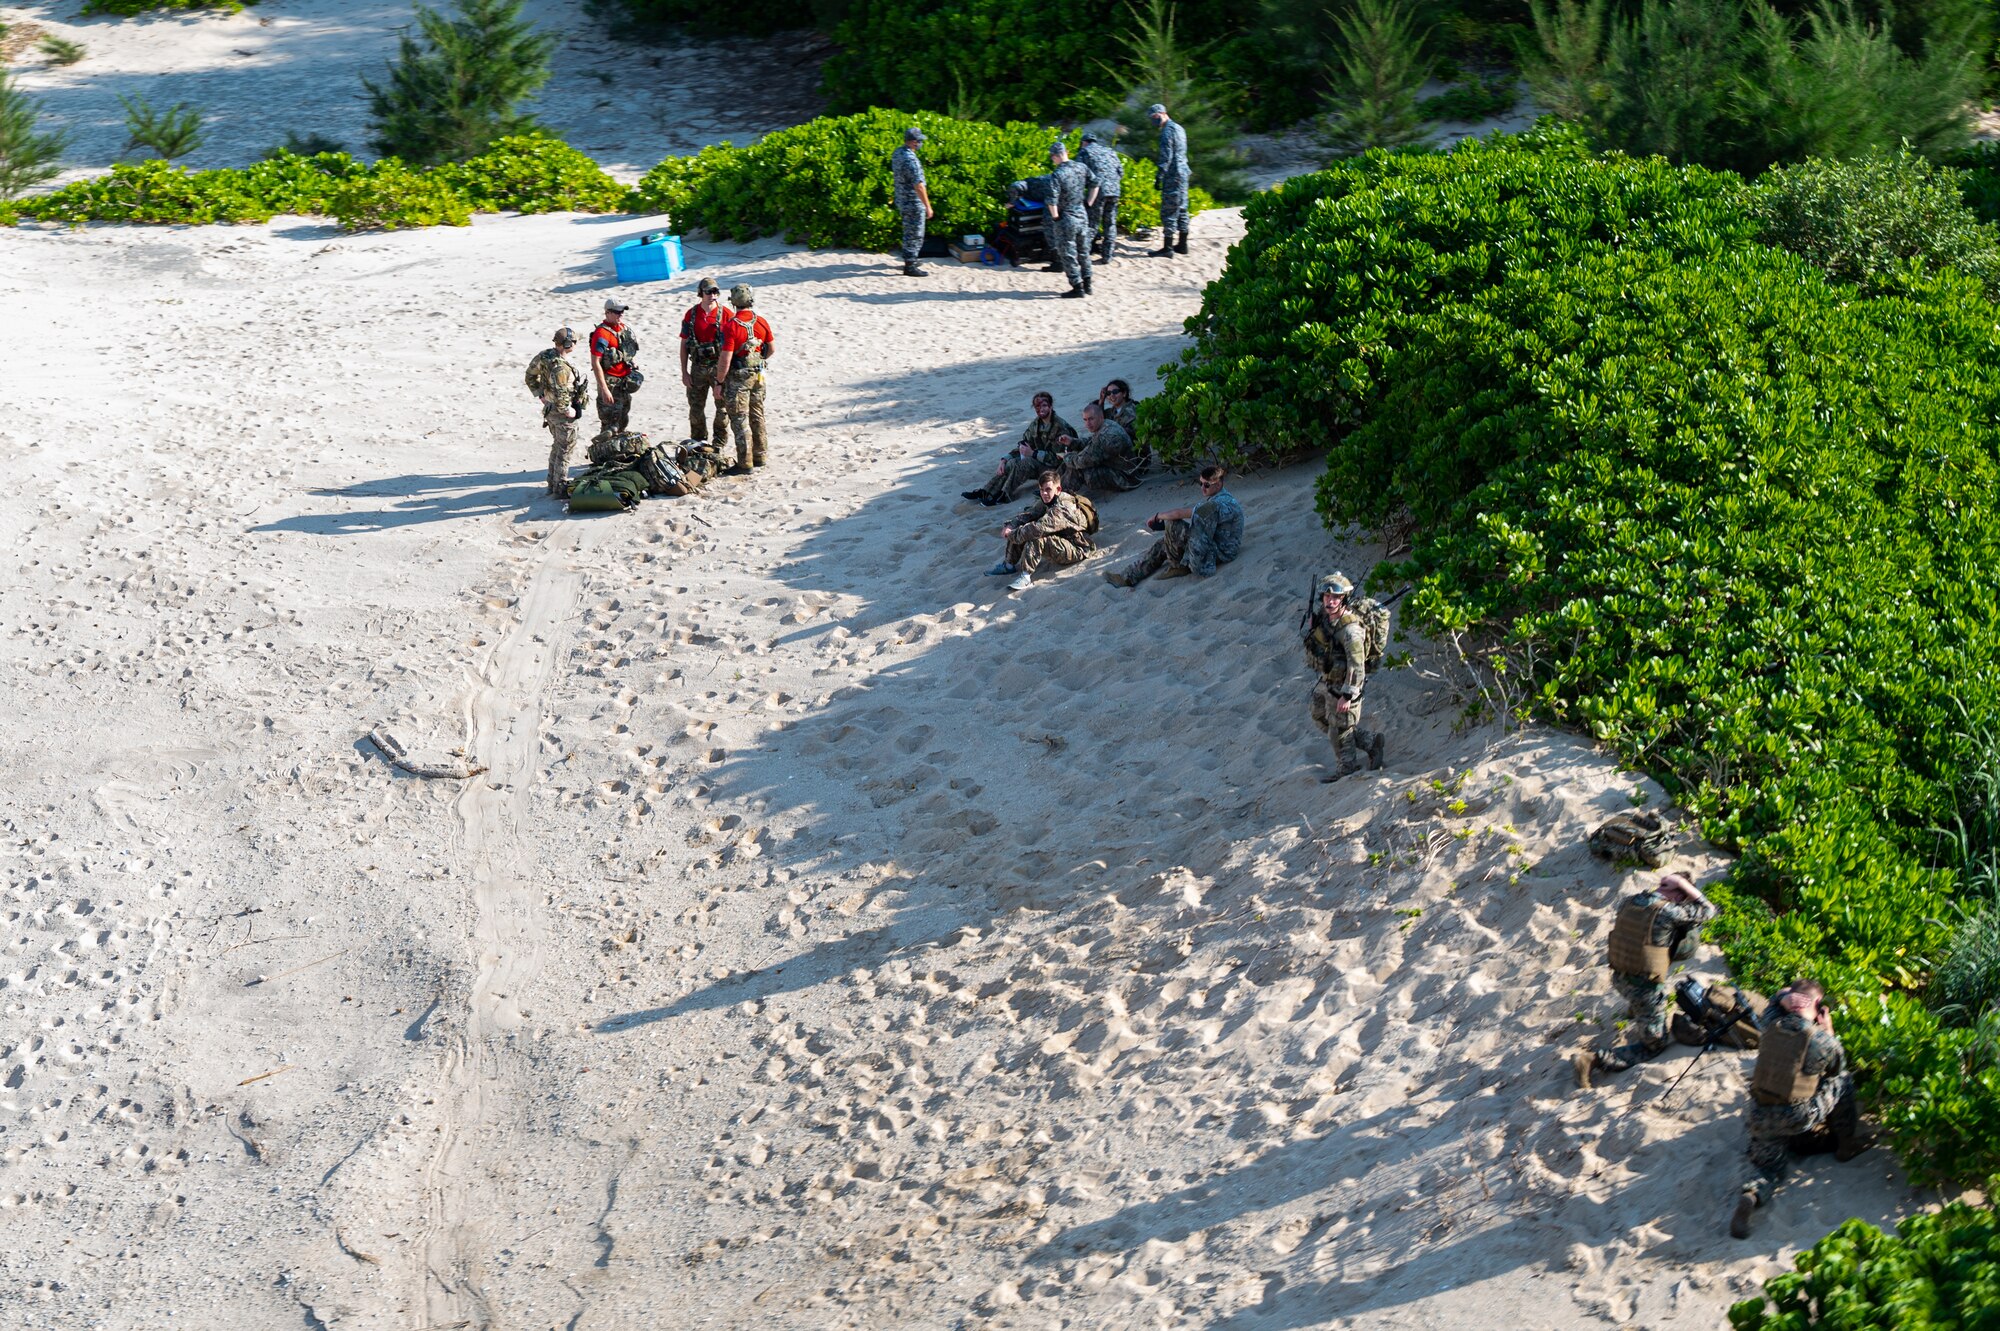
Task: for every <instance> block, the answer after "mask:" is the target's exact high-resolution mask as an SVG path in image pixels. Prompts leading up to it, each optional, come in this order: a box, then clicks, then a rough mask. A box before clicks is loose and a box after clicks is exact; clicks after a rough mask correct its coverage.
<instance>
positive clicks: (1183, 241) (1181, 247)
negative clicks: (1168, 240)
mask: <svg viewBox="0 0 2000 1331" xmlns="http://www.w3.org/2000/svg"><path fill="white" fill-rule="evenodd" d="M1174 253H1175V254H1186V253H1187V232H1185V231H1183V232H1181V235H1180V239H1179V240H1176V241H1175V242H1174Z"/></svg>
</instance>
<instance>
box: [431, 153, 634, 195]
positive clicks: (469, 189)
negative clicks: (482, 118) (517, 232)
mask: <svg viewBox="0 0 2000 1331" xmlns="http://www.w3.org/2000/svg"><path fill="white" fill-rule="evenodd" d="M436 175H437V179H438V180H439V181H440V182H441V183H443V184H444V185H446V186H448V187H449V188H451V189H453V190H455V191H456V192H457V193H459V194H461V195H463V196H464V198H465V201H466V202H467V203H468V204H469V205H471V207H472V210H473V211H474V212H480V213H493V212H517V213H554V212H576V213H609V212H616V211H617V210H618V209H620V208H622V207H624V206H625V196H626V195H627V193H628V192H629V191H628V190H627V189H626V188H625V186H623V185H621V184H619V183H618V182H617V181H615V180H613V179H612V178H611V177H610V176H607V175H605V174H604V170H603V168H601V167H599V166H598V165H597V163H596V162H593V161H592V160H591V159H590V158H588V157H586V156H584V155H583V154H582V153H580V152H578V151H577V150H576V149H575V148H572V147H570V146H569V145H568V144H567V143H564V142H563V141H562V140H561V139H558V138H553V137H551V136H549V135H546V134H530V135H520V136H516V137H510V138H504V139H501V140H499V141H498V142H496V143H495V144H494V145H493V146H492V147H491V148H488V149H487V150H486V151H485V152H483V153H481V154H479V156H477V157H475V158H473V159H472V160H471V161H468V162H462V163H456V164H446V165H444V166H441V167H439V168H438V169H437V172H436Z"/></svg>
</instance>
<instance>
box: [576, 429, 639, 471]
mask: <svg viewBox="0 0 2000 1331" xmlns="http://www.w3.org/2000/svg"><path fill="white" fill-rule="evenodd" d="M652 446H653V445H652V443H651V442H650V441H648V440H647V438H646V436H645V435H643V434H640V433H638V432H637V431H635V430H620V431H617V432H616V433H614V434H601V435H599V436H597V437H596V438H595V439H592V440H591V441H590V446H589V447H588V448H586V449H585V450H584V453H585V455H586V456H587V457H589V459H590V462H591V465H592V466H603V465H604V464H605V463H607V462H629V461H630V460H632V459H634V458H638V457H641V456H643V455H644V454H645V452H646V450H647V449H649V448H651V447H652Z"/></svg>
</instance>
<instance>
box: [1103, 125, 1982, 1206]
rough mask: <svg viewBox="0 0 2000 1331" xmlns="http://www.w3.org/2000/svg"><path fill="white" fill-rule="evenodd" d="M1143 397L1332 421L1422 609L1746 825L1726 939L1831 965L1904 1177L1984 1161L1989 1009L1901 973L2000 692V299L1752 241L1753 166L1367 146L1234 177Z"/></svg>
mask: <svg viewBox="0 0 2000 1331" xmlns="http://www.w3.org/2000/svg"><path fill="white" fill-rule="evenodd" d="M1246 233H1247V234H1246V237H1245V240H1244V241H1243V242H1241V243H1240V244H1239V245H1238V246H1237V247H1236V248H1235V249H1234V250H1233V251H1232V254H1231V259H1230V263H1229V265H1228V268H1227V269H1226V270H1225V272H1224V274H1223V276H1222V278H1221V279H1219V280H1218V281H1217V282H1214V283H1212V284H1210V287H1209V289H1208V291H1207V292H1206V293H1205V296H1204V301H1203V308H1202V310H1201V313H1200V315H1199V316H1198V317H1197V318H1196V319H1193V320H1190V321H1189V328H1190V331H1191V332H1194V333H1195V335H1196V337H1195V343H1194V346H1193V347H1192V348H1191V349H1190V351H1189V352H1188V353H1187V355H1186V356H1185V357H1184V358H1183V361H1182V363H1181V364H1180V365H1179V366H1177V367H1173V368H1171V369H1170V371H1169V373H1168V375H1167V378H1166V384H1165V386H1164V388H1163V391H1162V392H1161V394H1160V395H1159V396H1157V397H1156V398H1154V399H1152V400H1151V401H1149V402H1148V403H1146V404H1144V405H1143V406H1142V409H1141V410H1142V414H1143V416H1144V419H1143V420H1142V423H1141V426H1142V429H1144V430H1145V432H1146V433H1147V435H1148V437H1149V438H1152V439H1154V440H1156V441H1160V444H1159V446H1160V447H1162V448H1163V450H1164V451H1166V452H1167V453H1168V454H1169V455H1170V456H1176V457H1181V458H1189V457H1193V456H1195V455H1197V454H1198V453H1200V452H1203V451H1207V450H1208V449H1215V450H1216V451H1220V452H1222V453H1224V454H1225V456H1227V455H1229V454H1232V453H1233V454H1235V455H1236V456H1237V457H1238V458H1241V457H1243V456H1245V455H1252V456H1257V455H1261V456H1269V455H1272V454H1279V455H1287V454H1293V453H1297V452H1301V451H1304V450H1305V449H1307V448H1311V447H1325V448H1327V449H1328V453H1327V467H1326V473H1325V476H1324V477H1323V478H1322V481H1321V486H1320V496H1319V497H1320V505H1321V510H1322V513H1323V514H1324V515H1325V517H1326V518H1327V520H1328V522H1329V523H1330V524H1342V523H1361V524H1367V525H1373V524H1377V523H1380V522H1382V521H1383V520H1385V519H1386V518H1388V517H1389V516H1390V515H1392V514H1395V515H1399V516H1407V517H1408V518H1411V519H1414V525H1415V529H1416V533H1417V539H1416V543H1415V546H1414V549H1413V551H1412V554H1411V557H1410V559H1409V560H1408V561H1407V562H1405V563H1404V564H1402V565H1399V566H1396V567H1394V568H1391V569H1384V570H1382V571H1381V574H1382V576H1385V577H1387V576H1393V577H1396V578H1399V579H1400V578H1412V579H1414V580H1416V582H1417V591H1416V592H1415V593H1413V595H1412V596H1411V599H1410V601H1409V603H1408V604H1409V607H1410V614H1411V616H1412V619H1413V622H1415V623H1418V624H1421V625H1423V626H1425V627H1426V628H1428V629H1430V630H1432V631H1434V632H1436V633H1439V634H1441V635H1459V637H1460V638H1461V639H1462V640H1464V641H1468V642H1470V643H1472V644H1474V645H1475V646H1477V647H1479V648H1481V649H1482V650H1487V651H1491V652H1494V653H1497V654H1498V656H1499V658H1500V659H1502V660H1504V661H1505V662H1506V663H1507V667H1508V680H1509V688H1510V689H1511V690H1513V691H1515V695H1516V696H1517V697H1518V698H1519V699H1520V700H1521V703H1522V705H1523V706H1525V707H1528V708H1531V709H1533V710H1535V711H1536V712H1538V713H1539V714H1541V715H1543V716H1545V717H1547V718H1549V719H1552V720H1554V721H1557V722H1559V723H1562V724H1567V725H1571V726H1575V727H1577V728H1580V729H1584V730H1587V731H1588V732H1590V733H1591V734H1592V735H1593V736H1595V737H1596V738H1598V739H1599V740H1601V741H1603V742H1604V743H1605V744H1607V745H1608V746H1609V747H1611V748H1612V749H1614V750H1615V751H1616V752H1617V753H1618V754H1619V755H1620V756H1621V757H1622V758H1623V759H1625V760H1626V761H1628V762H1631V763H1633V764H1634V765H1635V766H1639V767H1642V768H1644V769H1645V770H1648V771H1650V772H1651V773H1653V774H1654V775H1655V776H1656V777H1658V778H1659V779H1660V780H1661V781H1662V783H1663V784H1665V785H1666V786H1667V787H1668V789H1669V790H1670V792H1672V793H1673V794H1674V796H1675V797H1676V798H1677V799H1678V800H1679V801H1680V802H1681V803H1682V804H1683V805H1684V806H1686V807H1688V808H1689V809H1690V810H1692V811H1693V812H1694V813H1695V814H1696V815H1697V816H1698V817H1699V818H1700V819H1701V825H1702V827H1703V830H1704V832H1705V834H1706V835H1707V836H1708V837H1709V838H1711V839H1712V840H1714V841H1716V842H1718V843H1720V844H1722V845H1724V846H1727V847H1730V848H1733V849H1735V850H1737V851H1738V852H1740V860H1739V863H1738V867H1737V870H1736V873H1735V875H1734V878H1733V881H1732V883H1731V885H1730V887H1729V888H1728V889H1727V890H1726V891H1724V892H1723V893H1722V899H1723V900H1724V903H1725V906H1726V911H1725V917H1724V919H1723V921H1722V922H1721V925H1720V927H1719V928H1718V930H1717V936H1718V939H1719V941H1721V942H1722V943H1723V945H1724V947H1725V949H1726V951H1727V955H1728V956H1729V959H1730V963H1731V965H1732V967H1733V968H1734V969H1735V970H1736V972H1737V974H1738V975H1740V976H1742V977H1743V978H1744V980H1745V982H1747V983H1750V984H1752V985H1756V986H1759V987H1764V986H1770V985H1774V984H1777V983H1780V982H1782V981H1783V980H1784V979H1786V978H1788V977H1789V976H1790V975H1792V974H1796V973H1801V972H1805V973H1813V974H1816V975H1818V976H1819V977H1820V978H1822V979H1823V980H1824V981H1826V982H1827V984H1828V987H1829V990H1830V991H1831V992H1833V993H1835V994H1836V995H1837V996H1838V997H1839V998H1840V1000H1841V1001H1842V1003H1843V1005H1844V1015H1843V1023H1842V1032H1843V1035H1844V1038H1846V1040H1847V1042H1848V1045H1849V1048H1850V1050H1851V1051H1852V1052H1853V1053H1854V1056H1855V1061H1856V1064H1857V1066H1858V1067H1860V1068H1861V1069H1862V1071H1863V1073H1864V1076H1867V1077H1868V1078H1870V1085H1869V1090H1870V1093H1871V1095H1872V1096H1873V1097H1874V1100H1875V1102H1876V1104H1877V1105H1878V1107H1879V1108H1880V1110H1881V1112H1882V1115H1883V1119H1884V1122H1885V1124H1886V1125H1887V1126H1888V1127H1889V1129H1890V1131H1891V1132H1892V1134H1893V1135H1894V1139H1895V1141H1896V1143H1897V1145H1898V1148H1899V1149H1900V1150H1901V1151H1902V1152H1903V1155H1904V1159H1905V1160H1906V1162H1908V1163H1909V1164H1910V1166H1911V1168H1912V1170H1913V1172H1914V1173H1915V1174H1917V1176H1919V1177H1972V1178H1982V1177H1984V1176H1985V1175H1986V1174H1987V1173H1991V1172H1993V1171H1994V1170H1995V1169H1996V1168H2000V1073H1996V1072H1995V1070H1994V1069H1993V1066H1992V1063H1991V1059H1990V1056H1989V1052H1988V1051H1990V1048H1991V1041H1990V1040H1988V1041H1982V1038H1981V1037H1980V1036H1979V1034H1978V1033H1977V1032H1976V1031H1970V1030H1967V1029H1965V1028H1956V1027H1949V1026H1947V1025H1945V1024H1944V1023H1942V1022H1941V1021H1940V1020H1939V1017H1938V1015H1937V1014H1935V1013H1933V1012H1932V1011H1931V1009H1930V1008H1928V1007H1927V1006H1926V1005H1925V1004H1924V1003H1923V1002H1922V1001H1921V1000H1920V998H1919V997H1918V995H1919V994H1920V993H1921V991H1922V989H1923V986H1924V984H1925V981H1926V979H1927V976H1928V972H1929V970H1930V967H1931V965H1932V959H1934V958H1937V957H1939V956H1940V955H1943V954H1944V953H1945V951H1946V949H1947V947H1948V945H1949V942H1950V930H1949V927H1948V926H1947V925H1946V924H1945V923H1943V922H1944V921H1948V920H1951V919H1954V918H1956V917H1957V915H1958V913H1959V907H1958V904H1957V902H1958V899H1959V896H1960V887H1959V879H1958V872H1957V869H1956V868H1955V867H1954V866H1952V865H1951V864H1950V863H1948V862H1946V863H1943V864H1941V863H1940V842H1939V838H1938V836H1937V829H1939V828H1941V827H1945V826H1947V825H1949V824H1950V823H1951V821H1952V819H1953V817H1954V815H1955V813H1956V811H1957V810H1958V808H1959V805H1960V801H1959V792H1960V791H1961V790H1962V789H1963V788H1965V786H1966V783H1967V781H1968V779H1969V778H1970V777H1971V776H1972V775H1974V774H1975V771H1976V769H1977V768H1978V767H1979V765H1980V764H1982V763H1984V762H1985V761H1986V759H1987V752H1986V746H1983V745H1981V744H1979V743H1977V742H1976V741H1974V740H1972V739H1969V738H1968V737H1967V736H1968V735H1978V734H1982V733H1991V731H1992V730H1993V728H1994V726H1995V724H1996V723H2000V673H1996V672H1995V671H1994V670H1993V669H1992V664H1991V663H1992V662H1993V661H1994V660H1995V659H1997V658H2000V616H1996V615H1995V614H1994V613H1993V612H1992V609H1991V607H1993V606H1994V605H1996V604H2000V463H1997V462H1996V458H1995V434H1994V423H1995V421H1996V419H2000V329H1996V323H1995V319H1994V315H1993V305H1992V303H1991V302H1990V301H1988V300H1987V299H1986V298H1985V296H1984V294H1983V292H1982V291H1981V290H1980V289H1979V288H1978V287H1977V286H1976V285H1975V284H1974V283H1972V282H1970V281H1968V280H1967V279H1965V278H1964V277H1963V276H1961V275H1959V274H1957V273H1955V272H1949V271H1941V272H1936V273H1931V274H1928V275H1926V274H1923V273H1921V272H1913V273H1910V274H1907V275H1905V276H1904V278H1903V279H1902V282H1901V285H1900V286H1899V288H1898V289H1897V290H1896V291H1895V292H1894V293H1893V294H1887V295H1881V296H1875V297H1869V296H1866V295H1865V294H1863V293H1861V292H1859V291H1857V290H1856V289H1855V288H1853V287H1850V286H1846V285H1841V284H1836V283H1834V282H1832V281H1830V280H1829V279H1828V278H1827V277H1826V276H1825V275H1824V274H1823V273H1822V272H1821V271H1820V270H1818V269H1817V268H1815V267H1813V266H1812V265H1811V264H1809V263H1807V261H1806V260H1804V259H1802V258H1800V257H1798V256H1795V255H1792V254H1789V253H1787V252H1785V251H1783V250H1779V249H1775V248H1771V247H1769V246H1766V245H1762V244H1759V243H1757V241H1756V239H1755V237H1756V234H1757V222H1756V219H1755V218H1754V217H1753V215H1752V212H1751V198H1750V195H1749V192H1748V191H1747V190H1746V189H1745V187H1744V186H1742V184H1741V183H1740V182H1738V181H1736V180H1735V179H1734V178H1733V177H1728V176H1719V175H1714V174H1711V173H1708V172H1704V171H1701V170H1699V169H1676V168H1673V167H1670V166H1668V165H1667V164H1665V163H1664V162H1661V161H1659V160H1658V159H1650V160H1647V161H1643V162H1638V161H1632V160H1629V159H1624V158H1618V157H1613V158H1609V159H1604V160H1593V159H1591V158H1590V157H1589V156H1588V155H1586V154H1584V153H1582V152H1580V151H1579V150H1578V149H1577V148H1576V145H1575V143H1574V141H1573V140H1570V141H1564V140H1562V139H1554V140H1551V139H1550V138H1547V137H1541V136H1537V137H1531V138H1529V139H1525V140H1509V141H1501V142H1495V143H1491V144H1487V145H1469V146H1467V147H1463V148H1461V149H1460V150H1458V151H1455V152H1453V153H1450V154H1447V155H1423V156H1410V155H1396V154H1386V155H1385V154H1372V155H1370V156H1369V157H1368V158H1366V159H1363V160H1361V161H1359V162H1357V163H1355V164H1353V165H1352V166H1348V167H1344V168H1342V169H1339V170H1335V171H1329V172H1325V173H1322V174H1321V175H1318V176H1314V177H1307V178H1304V179H1301V180H1294V181H1291V182H1288V183H1287V185H1286V186H1285V187H1284V189H1283V190H1282V191H1278V192H1275V193H1274V194H1273V195H1270V196H1265V197H1260V198H1259V199H1257V200H1255V201H1253V202H1252V204H1251V205H1250V207H1249V208H1248V209H1247V210H1246Z"/></svg>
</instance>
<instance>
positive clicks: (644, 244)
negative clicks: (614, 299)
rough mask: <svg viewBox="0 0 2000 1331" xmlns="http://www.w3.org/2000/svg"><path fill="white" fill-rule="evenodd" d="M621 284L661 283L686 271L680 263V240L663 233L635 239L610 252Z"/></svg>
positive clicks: (659, 232)
mask: <svg viewBox="0 0 2000 1331" xmlns="http://www.w3.org/2000/svg"><path fill="white" fill-rule="evenodd" d="M611 263H612V265H613V266H614V267H615V268H617V270H618V280H619V281H620V282H658V281H660V280H662V279H663V278H668V277H672V276H673V275H674V274H675V273H678V272H680V271H681V270H682V269H683V268H685V267H686V265H685V264H684V263H682V262H681V238H680V237H679V236H670V235H668V234H667V233H666V232H664V231H649V232H647V233H646V234H645V235H643V236H635V237H633V238H632V239H631V240H628V241H625V242H623V243H622V244H620V245H619V246H617V248H615V249H613V250H612V251H611Z"/></svg>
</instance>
